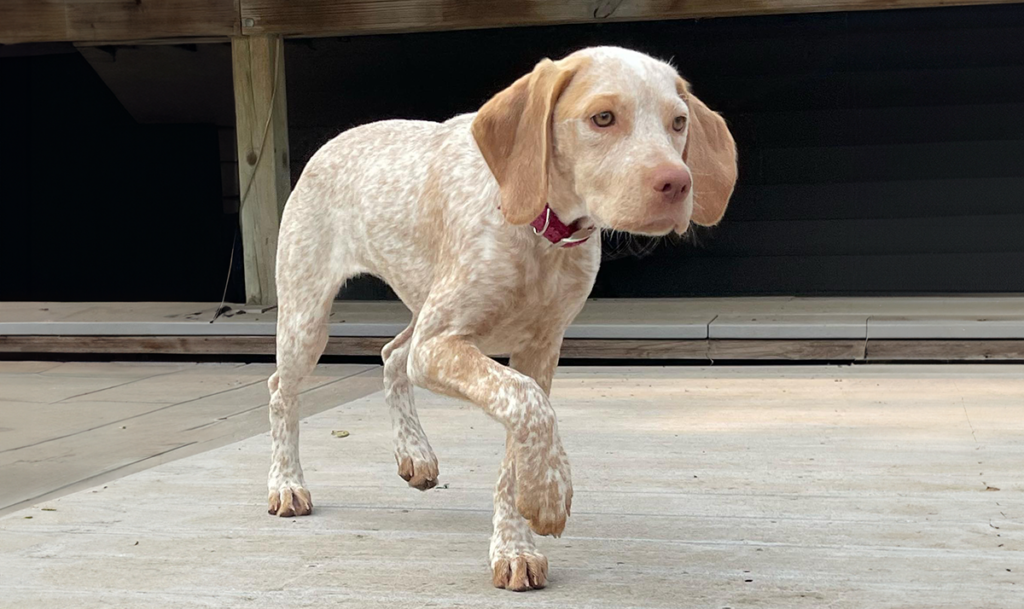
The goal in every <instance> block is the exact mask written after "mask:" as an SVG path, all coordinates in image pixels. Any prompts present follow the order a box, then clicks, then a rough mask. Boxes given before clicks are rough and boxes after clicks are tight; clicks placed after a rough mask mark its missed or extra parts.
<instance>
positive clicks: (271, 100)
mask: <svg viewBox="0 0 1024 609" xmlns="http://www.w3.org/2000/svg"><path fill="white" fill-rule="evenodd" d="M231 58H232V69H233V72H234V82H235V130H236V136H237V142H238V185H239V186H238V187H239V190H240V195H241V202H240V207H239V216H240V220H241V223H242V252H243V256H244V261H245V299H246V302H248V303H250V304H260V305H271V304H275V303H276V302H277V288H276V285H275V282H274V266H275V259H276V256H277V230H278V227H279V225H280V219H281V212H282V210H284V204H285V202H287V200H288V193H289V192H290V191H291V174H290V170H289V166H288V110H287V104H286V97H287V95H286V93H285V76H284V42H283V41H282V39H281V37H280V36H245V37H241V36H239V37H235V38H232V39H231Z"/></svg>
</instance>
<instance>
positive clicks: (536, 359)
mask: <svg viewBox="0 0 1024 609" xmlns="http://www.w3.org/2000/svg"><path fill="white" fill-rule="evenodd" d="M560 345H561V340H558V341H542V342H538V343H535V345H534V346H533V347H531V348H530V349H528V350H526V351H523V352H520V353H516V354H513V355H512V359H511V361H510V362H509V365H511V366H512V367H513V368H515V369H516V370H518V371H520V372H522V373H523V374H525V375H527V376H529V377H530V378H532V379H533V380H535V381H537V384H538V385H539V386H540V388H541V389H542V390H543V391H544V393H545V394H548V395H550V394H551V380H552V377H553V376H554V372H555V366H556V365H557V364H558V352H559V347H560ZM514 448H515V440H514V438H513V437H512V434H511V433H509V434H508V437H507V438H506V442H505V458H504V460H503V461H502V463H501V473H500V475H499V476H498V483H497V485H496V486H495V487H494V518H493V524H494V532H493V534H492V535H491V551H490V560H491V571H492V573H493V576H494V585H495V587H498V588H506V589H508V590H515V591H521V590H530V589H534V588H543V587H544V585H545V584H546V583H547V575H548V559H547V557H545V556H544V555H543V554H541V553H540V552H539V551H538V550H537V546H536V545H535V544H534V542H533V534H532V533H531V532H530V526H529V524H528V523H527V522H526V520H525V519H524V518H523V517H522V516H520V515H519V512H518V511H517V510H516V507H515V505H516V462H515V450H514Z"/></svg>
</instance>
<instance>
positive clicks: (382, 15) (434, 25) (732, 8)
mask: <svg viewBox="0 0 1024 609" xmlns="http://www.w3.org/2000/svg"><path fill="white" fill-rule="evenodd" d="M1011 3H1013V2H1011V1H1008V0H995V1H992V0H953V1H942V0H690V1H688V2H678V1H677V0H563V1H561V2H550V1H546V0H489V1H484V2H477V1H468V0H376V1H374V2H365V1H364V0H242V5H241V14H242V30H243V32H244V33H246V34H289V35H300V36H330V35H356V34H379V33H397V32H416V31H438V30H460V29H475V28H490V27H509V26H525V25H553V24H565V23H604V22H609V21H653V20H659V19H696V18H702V17H725V16H737V15H769V14H780V13H817V12H833V11H860V10H880V9H894V8H919V7H928V6H954V5H976V4H1011Z"/></svg>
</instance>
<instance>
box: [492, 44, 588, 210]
mask: <svg viewBox="0 0 1024 609" xmlns="http://www.w3.org/2000/svg"><path fill="white" fill-rule="evenodd" d="M574 72H575V69H574V68H571V67H562V66H559V65H558V64H555V63H554V62H552V61H551V60H548V59H545V60H543V61H541V62H540V63H538V64H537V66H536V67H535V68H534V69H533V71H532V72H530V73H529V74H527V75H526V76H523V77H522V78H520V79H519V80H517V81H516V82H515V83H513V84H512V86H510V87H509V88H507V89H505V90H504V91H502V92H501V93H498V94H497V95H495V96H494V97H493V98H491V100H490V101H488V102H487V103H486V104H484V105H483V107H482V108H480V111H479V112H478V113H477V115H476V118H475V119H474V120H473V137H474V138H475V139H476V144H477V146H479V148H480V152H482V153H483V155H484V160H486V161H487V166H488V167H490V169H491V173H493V174H494V177H495V178H496V179H497V180H498V187H499V188H500V189H501V211H502V213H503V214H504V215H505V219H506V220H508V221H509V222H510V223H512V224H528V223H529V222H531V221H532V220H533V219H534V218H536V217H537V216H539V215H540V214H541V212H543V211H544V206H545V205H546V204H547V196H548V162H549V160H550V158H551V155H552V150H551V146H552V144H551V129H552V126H551V114H552V112H553V111H554V108H555V103H556V102H557V101H558V97H559V96H560V95H561V94H562V91H563V90H565V87H566V85H568V84H569V80H570V79H571V78H572V76H573V73H574Z"/></svg>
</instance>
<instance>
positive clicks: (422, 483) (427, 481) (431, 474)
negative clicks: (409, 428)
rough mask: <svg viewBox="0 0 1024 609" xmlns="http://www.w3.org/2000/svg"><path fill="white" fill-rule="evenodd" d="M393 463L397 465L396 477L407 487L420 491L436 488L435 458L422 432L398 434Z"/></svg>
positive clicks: (436, 469) (436, 471)
mask: <svg viewBox="0 0 1024 609" xmlns="http://www.w3.org/2000/svg"><path fill="white" fill-rule="evenodd" d="M395 461H396V462H397V463H398V475H399V476H401V478H402V480H405V481H406V482H408V483H409V486H411V487H413V488H418V489H419V490H421V491H425V490H428V489H432V488H434V487H435V486H437V475H438V468H437V457H436V456H435V455H434V450H433V449H432V448H430V442H428V441H427V436H426V435H425V434H424V433H423V432H422V430H421V431H419V432H418V433H403V434H399V435H398V436H397V437H396V438H395Z"/></svg>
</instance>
